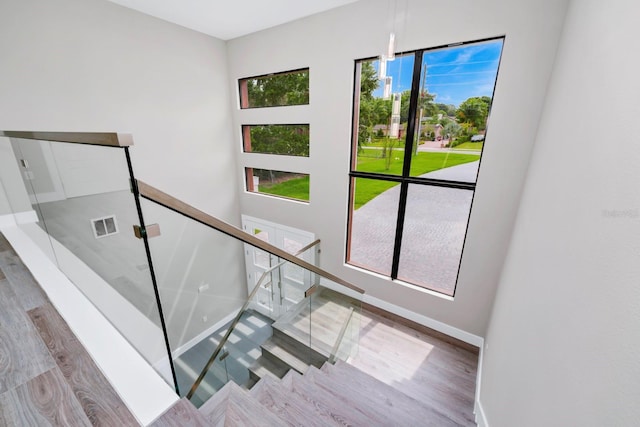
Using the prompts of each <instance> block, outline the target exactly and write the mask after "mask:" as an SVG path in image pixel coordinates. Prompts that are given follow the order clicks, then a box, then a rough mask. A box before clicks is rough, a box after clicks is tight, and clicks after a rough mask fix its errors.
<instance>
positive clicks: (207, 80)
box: [0, 0, 239, 224]
mask: <svg viewBox="0 0 640 427" xmlns="http://www.w3.org/2000/svg"><path fill="white" fill-rule="evenodd" d="M0 56H1V57H2V68H1V71H0V93H2V97H1V98H0V130H44V131H108V132H114V131H118V132H128V133H132V134H133V137H134V143H135V146H134V147H133V148H132V150H131V155H132V159H133V164H134V168H135V172H136V174H137V178H139V179H142V180H143V181H146V182H148V183H149V184H151V185H154V186H157V187H159V188H161V189H163V190H164V191H166V192H169V193H171V194H175V195H177V196H179V197H180V198H182V199H184V200H185V201H186V202H188V203H191V204H193V205H196V206H197V207H199V208H201V209H204V210H207V211H208V212H211V213H214V214H215V215H217V216H220V217H222V218H223V219H226V220H229V221H233V222H234V223H236V224H239V212H238V206H237V196H236V188H235V185H234V184H235V183H236V179H237V178H236V175H237V174H236V173H235V163H234V161H235V159H234V153H233V151H232V150H231V148H230V146H231V144H230V138H231V134H230V129H229V126H228V124H229V122H230V119H231V116H230V113H229V101H228V99H229V98H228V97H229V94H228V88H227V86H226V84H225V83H226V81H227V72H226V58H225V56H226V46H225V43H224V42H222V41H220V40H216V39H214V38H212V37H209V36H205V35H203V34H199V33H196V32H194V31H190V30H187V29H185V28H182V27H179V26H177V25H172V24H169V23H167V22H165V21H161V20H159V19H155V18H152V17H149V16H146V15H143V14H141V13H138V12H135V11H132V10H130V9H126V8H123V7H121V6H118V5H115V4H113V3H110V2H106V1H102V0H4V1H2V2H1V3H0ZM214 195H215V197H214Z"/></svg>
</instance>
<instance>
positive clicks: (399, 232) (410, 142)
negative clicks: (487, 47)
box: [345, 35, 506, 298]
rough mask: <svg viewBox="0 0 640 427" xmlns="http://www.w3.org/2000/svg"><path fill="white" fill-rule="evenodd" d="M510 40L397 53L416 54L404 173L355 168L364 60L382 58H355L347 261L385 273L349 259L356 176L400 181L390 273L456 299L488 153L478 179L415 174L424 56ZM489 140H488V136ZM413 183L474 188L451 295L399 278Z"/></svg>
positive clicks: (498, 37) (395, 279) (393, 276)
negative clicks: (470, 222)
mask: <svg viewBox="0 0 640 427" xmlns="http://www.w3.org/2000/svg"><path fill="white" fill-rule="evenodd" d="M505 39H506V36H504V35H503V36H497V37H489V38H484V39H478V40H472V41H465V42H458V43H449V44H446V45H441V46H436V47H430V48H425V49H416V50H409V51H404V52H399V53H396V56H401V55H408V54H413V55H414V63H413V74H412V80H411V96H410V100H409V111H408V120H407V129H406V134H405V135H406V136H405V146H404V160H403V170H402V175H390V174H381V173H372V172H363V171H357V170H355V165H356V164H357V146H358V130H357V127H356V124H357V122H356V117H359V110H358V108H359V105H358V104H359V101H358V102H356V95H358V96H359V95H360V63H362V62H365V61H372V60H375V59H378V57H368V58H361V59H356V60H355V61H354V79H353V81H354V87H353V96H352V101H353V105H352V107H353V108H352V118H351V122H352V132H351V158H350V162H349V200H348V203H349V205H348V215H347V236H346V248H345V263H346V264H348V265H351V266H355V267H358V268H362V269H364V270H367V271H371V272H373V273H376V274H381V273H380V272H378V271H374V270H372V269H370V268H366V267H364V266H362V265H358V264H353V263H351V262H350V261H349V258H350V253H351V241H350V240H351V227H352V220H353V214H354V209H353V206H354V198H355V189H354V184H355V179H356V178H365V179H376V180H381V181H390V182H397V183H399V184H400V197H399V201H398V213H397V217H396V234H395V238H394V247H393V258H392V265H391V275H390V276H388V277H389V278H390V280H391V281H394V282H396V281H398V282H401V283H407V284H410V285H412V286H417V287H419V288H422V289H426V290H429V291H431V292H436V293H439V294H442V295H446V296H447V297H451V298H455V294H456V290H457V287H458V278H459V275H460V267H461V265H462V257H463V254H464V249H465V245H466V240H467V233H468V230H469V220H470V218H471V212H472V210H473V202H474V199H475V190H476V185H477V176H479V174H480V167H481V166H482V155H483V154H484V145H483V148H482V150H481V152H480V159H479V166H478V175H477V176H476V182H473V183H471V182H462V181H449V180H440V179H432V178H420V177H415V176H411V160H412V153H413V148H414V143H415V122H416V120H415V117H416V114H417V105H418V96H419V94H420V77H421V73H422V64H423V55H424V53H425V52H429V51H434V50H438V49H447V48H454V47H459V46H464V45H470V44H479V43H483V42H490V41H497V40H502V47H503V49H504V41H505ZM501 62H502V52H501V54H500V60H499V61H498V67H497V69H496V80H495V83H494V86H493V92H492V94H491V104H490V105H489V112H488V116H487V117H490V115H491V108H492V106H493V99H494V96H495V90H496V86H497V80H498V75H499V73H500V64H501ZM488 131H489V126H488V122H487V127H486V132H485V135H486V134H487V133H488ZM485 141H486V139H485ZM410 184H417V185H426V186H437V187H445V188H452V189H461V190H468V191H472V196H471V204H470V206H469V215H468V217H467V224H466V227H465V233H464V238H463V242H462V248H461V250H460V258H459V260H458V269H457V272H456V280H455V283H454V287H453V291H452V293H451V295H449V294H446V293H444V292H442V291H441V290H438V289H432V288H429V287H428V286H425V285H421V284H418V283H412V282H408V281H406V280H402V279H399V278H398V269H399V265H400V254H401V248H402V237H403V231H404V230H403V228H404V221H405V216H406V207H407V194H408V191H409V185H410ZM383 275H384V276H387V275H386V274H383Z"/></svg>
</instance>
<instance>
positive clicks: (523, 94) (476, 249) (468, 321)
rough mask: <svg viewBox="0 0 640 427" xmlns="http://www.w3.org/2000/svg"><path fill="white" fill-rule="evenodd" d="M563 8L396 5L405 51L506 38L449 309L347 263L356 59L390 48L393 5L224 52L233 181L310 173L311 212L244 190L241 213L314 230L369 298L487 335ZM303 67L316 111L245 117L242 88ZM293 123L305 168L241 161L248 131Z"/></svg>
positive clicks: (241, 42) (497, 2) (344, 11)
mask: <svg viewBox="0 0 640 427" xmlns="http://www.w3.org/2000/svg"><path fill="white" fill-rule="evenodd" d="M405 5H406V9H405ZM565 8H566V1H555V0H553V1H552V0H545V1H526V2H524V1H520V2H507V1H502V0H491V1H482V2H474V1H460V2H442V1H435V0H428V1H425V0H408V1H407V2H402V1H400V2H398V19H397V23H396V33H397V35H396V40H397V50H399V51H402V50H410V49H420V48H428V47H433V46H440V45H443V44H448V43H454V42H461V41H469V40H475V39H481V38H486V37H492V36H500V35H506V41H505V45H504V52H503V57H502V63H501V67H500V73H499V76H498V83H497V87H496V92H495V101H494V104H493V105H494V106H493V110H492V116H491V123H490V128H489V133H488V137H487V143H486V148H485V153H484V156H483V161H482V167H481V171H480V176H479V179H478V186H477V191H476V198H475V201H474V205H473V211H472V216H471V221H470V228H469V232H468V236H467V242H466V249H465V255H464V259H463V261H462V268H461V271H460V279H459V282H458V289H457V293H456V296H455V300H454V301H450V300H448V299H445V298H441V297H439V296H434V295H431V294H428V293H426V292H423V291H420V290H416V289H412V288H409V287H406V286H403V285H397V284H393V283H390V282H389V281H387V280H384V279H380V278H377V277H374V276H372V275H369V274H366V273H363V272H360V271H356V270H354V269H352V268H350V267H346V266H345V265H344V258H345V256H344V251H345V235H346V223H347V210H348V207H347V204H348V203H347V202H348V184H349V180H348V176H347V174H348V170H349V156H350V143H351V133H350V132H351V117H352V109H351V108H352V107H351V106H352V94H353V74H354V72H353V68H354V60H355V59H359V58H365V57H372V56H377V55H379V54H380V53H381V51H382V50H383V49H384V46H385V44H386V42H387V40H388V34H389V31H390V30H391V28H392V26H393V25H392V22H391V20H390V18H389V16H388V14H389V13H390V9H389V2H387V1H383V0H368V1H360V2H357V3H354V4H351V5H348V6H345V7H343V8H340V9H335V10H332V11H329V12H325V13H322V14H318V15H315V16H312V17H309V18H307V19H303V20H299V21H296V22H293V23H289V24H285V25H282V26H279V27H276V28H273V29H269V30H265V31H262V32H259V33H256V34H253V35H249V36H245V37H242V38H239V39H235V40H231V41H230V42H229V43H228V50H229V56H228V59H229V87H230V88H231V90H232V91H233V97H235V99H233V102H232V108H233V109H234V124H235V128H234V134H235V150H236V151H237V152H238V153H239V154H238V165H239V168H238V169H240V170H239V171H238V172H237V173H238V176H239V177H240V175H241V173H242V172H241V169H242V168H243V167H244V166H245V165H246V166H253V167H264V168H270V169H276V170H293V171H298V172H306V173H310V175H311V189H310V191H311V195H310V196H311V202H310V204H308V205H305V204H301V203H295V202H289V201H283V200H278V199H274V198H269V197H266V196H261V195H256V194H246V193H243V187H242V182H240V181H238V191H239V192H241V208H242V212H243V213H245V214H248V215H252V216H255V217H259V218H265V219H268V220H271V221H273V222H277V223H281V224H288V225H291V226H293V227H296V228H300V229H303V230H309V231H312V232H314V233H315V234H316V235H317V236H318V237H319V238H321V239H322V257H321V261H322V267H323V268H325V269H327V270H329V271H331V272H332V273H334V274H337V275H338V276H341V277H344V278H345V279H347V280H349V281H351V282H353V283H355V284H357V285H359V286H361V287H363V288H364V289H365V290H366V292H367V294H368V295H370V296H372V297H375V298H379V299H382V300H385V301H388V302H390V303H392V304H395V305H397V306H400V307H402V308H404V309H408V310H411V311H413V312H415V313H417V314H419V315H423V316H428V317H431V318H433V319H436V320H438V321H440V322H444V323H447V324H449V325H452V326H454V327H457V328H459V329H462V330H465V331H467V332H470V333H472V334H476V335H480V336H483V335H484V334H485V331H486V326H487V323H488V319H489V312H490V309H491V306H492V303H493V298H494V293H495V289H496V286H497V283H498V281H499V277H500V271H501V269H502V265H503V260H504V256H505V253H506V249H507V246H508V242H509V238H510V236H511V230H512V224H513V220H514V218H515V214H516V210H517V206H518V202H519V198H520V191H521V188H522V185H523V181H524V176H525V171H526V169H527V165H528V162H529V155H530V151H531V147H532V145H533V142H534V139H535V133H536V128H537V125H538V119H539V116H540V112H541V107H542V103H543V100H544V95H545V90H546V87H547V82H548V78H549V73H550V71H551V67H552V62H553V59H554V55H555V50H556V46H557V41H558V38H559V34H560V30H561V24H562V19H563V16H564V13H565ZM391 9H393V8H391ZM302 67H310V91H311V93H310V105H308V106H302V107H283V108H274V109H256V110H242V111H240V110H239V109H238V100H237V93H236V92H237V79H238V78H242V77H249V76H254V75H260V74H266V73H272V72H277V71H285V70H290V69H296V68H302ZM233 97H232V98H233ZM287 122H288V123H310V124H311V147H310V152H311V157H310V158H287V157H275V156H274V157H272V158H266V157H265V156H261V155H259V154H251V153H247V154H244V153H242V154H241V153H240V151H241V134H240V125H241V124H242V123H254V124H255V123H287Z"/></svg>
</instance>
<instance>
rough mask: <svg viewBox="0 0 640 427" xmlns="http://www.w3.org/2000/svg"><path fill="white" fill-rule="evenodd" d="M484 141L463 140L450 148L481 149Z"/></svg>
mask: <svg viewBox="0 0 640 427" xmlns="http://www.w3.org/2000/svg"><path fill="white" fill-rule="evenodd" d="M483 145H484V143H482V142H463V143H462V144H459V145H456V146H455V147H453V148H452V150H477V151H482V146H483Z"/></svg>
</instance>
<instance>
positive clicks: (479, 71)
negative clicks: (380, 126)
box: [373, 40, 502, 106]
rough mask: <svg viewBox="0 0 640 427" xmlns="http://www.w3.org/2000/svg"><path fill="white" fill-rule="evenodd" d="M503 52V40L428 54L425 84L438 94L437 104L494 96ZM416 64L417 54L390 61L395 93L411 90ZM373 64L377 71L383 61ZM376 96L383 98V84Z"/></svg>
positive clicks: (425, 56) (389, 67) (389, 71)
mask: <svg viewBox="0 0 640 427" xmlns="http://www.w3.org/2000/svg"><path fill="white" fill-rule="evenodd" d="M501 51H502V40H495V41H491V42H485V43H480V44H474V45H467V46H458V47H452V48H444V49H438V50H431V51H427V52H425V53H424V56H423V61H422V71H423V75H424V70H425V65H426V82H425V83H424V85H425V87H426V89H427V91H428V92H429V93H431V94H434V95H436V99H435V102H440V103H444V104H454V105H456V106H458V105H460V103H461V102H463V101H464V100H466V99H467V98H470V97H473V96H491V95H492V94H493V86H494V84H495V80H496V74H497V72H498V63H499V61H500V52H501ZM413 62H414V58H413V54H411V55H406V56H403V57H400V56H396V59H395V60H394V61H390V62H387V75H388V76H391V77H393V86H392V91H393V92H394V93H395V92H403V91H405V90H408V89H411V75H412V73H413ZM373 65H374V67H375V68H376V70H377V69H378V66H379V62H378V61H377V60H376V61H375V62H374V64H373ZM374 96H382V82H381V84H380V86H379V88H378V89H377V90H376V91H375V92H374Z"/></svg>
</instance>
